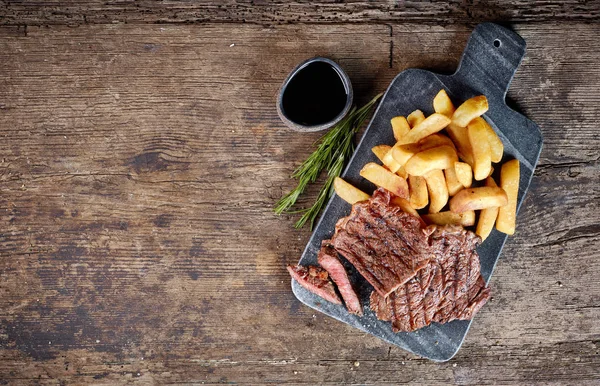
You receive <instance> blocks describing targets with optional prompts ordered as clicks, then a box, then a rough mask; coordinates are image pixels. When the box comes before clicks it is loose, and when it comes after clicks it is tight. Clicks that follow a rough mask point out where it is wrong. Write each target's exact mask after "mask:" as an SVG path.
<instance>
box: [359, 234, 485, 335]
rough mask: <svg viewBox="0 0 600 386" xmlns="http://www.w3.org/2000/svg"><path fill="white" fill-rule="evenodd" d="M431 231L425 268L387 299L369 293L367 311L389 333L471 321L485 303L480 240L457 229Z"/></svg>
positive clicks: (374, 293) (377, 294)
mask: <svg viewBox="0 0 600 386" xmlns="http://www.w3.org/2000/svg"><path fill="white" fill-rule="evenodd" d="M431 231H432V234H431V237H430V244H431V248H432V251H433V253H434V256H435V257H434V259H432V260H431V261H430V262H429V264H428V266H427V267H426V268H424V269H422V270H420V271H419V272H418V273H417V274H416V275H415V276H414V277H413V278H412V279H410V280H409V281H408V282H407V283H405V284H404V285H402V286H401V287H399V288H398V289H397V290H396V291H394V292H393V293H391V294H390V295H389V297H388V298H387V299H386V298H383V297H382V296H381V295H380V294H379V293H377V292H375V291H373V293H372V294H371V299H370V300H371V309H372V310H373V311H375V313H376V315H377V318H378V319H381V320H387V321H391V322H392V330H393V331H394V332H399V331H415V330H417V329H419V328H422V327H425V326H427V325H429V324H430V323H431V322H438V323H447V322H449V321H451V320H454V319H463V320H468V319H472V318H473V316H474V315H475V313H477V311H479V309H481V307H482V306H483V305H484V304H485V303H486V302H487V300H488V298H489V295H490V291H489V288H488V287H486V286H485V281H484V280H483V277H482V276H481V274H480V265H479V256H478V255H477V252H476V250H475V248H476V247H477V245H478V243H479V242H480V239H479V237H477V236H476V235H475V234H474V233H473V232H469V231H467V230H465V229H463V228H462V227H458V226H456V227H455V226H448V227H431Z"/></svg>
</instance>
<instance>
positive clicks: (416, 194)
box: [408, 175, 429, 209]
mask: <svg viewBox="0 0 600 386" xmlns="http://www.w3.org/2000/svg"><path fill="white" fill-rule="evenodd" d="M408 190H409V192H410V199H409V201H410V205H411V206H412V207H413V208H415V209H423V208H425V207H426V206H427V204H429V193H428V192H427V182H426V181H425V178H423V177H419V176H411V175H409V176H408Z"/></svg>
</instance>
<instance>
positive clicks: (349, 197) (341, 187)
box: [333, 177, 371, 204]
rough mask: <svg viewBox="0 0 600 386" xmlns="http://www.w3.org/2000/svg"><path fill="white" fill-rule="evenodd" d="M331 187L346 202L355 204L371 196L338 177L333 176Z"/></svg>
mask: <svg viewBox="0 0 600 386" xmlns="http://www.w3.org/2000/svg"><path fill="white" fill-rule="evenodd" d="M333 189H334V190H335V193H336V194H337V195H338V196H340V198H341V199H342V200H344V201H346V202H347V203H348V204H355V203H357V202H360V201H365V200H368V199H369V198H371V196H369V195H368V194H367V193H365V192H363V191H362V190H360V189H358V188H356V187H354V185H352V184H349V183H347V182H346V181H344V180H343V179H341V178H340V177H335V179H334V180H333Z"/></svg>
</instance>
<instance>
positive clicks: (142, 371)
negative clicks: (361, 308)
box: [0, 23, 600, 385]
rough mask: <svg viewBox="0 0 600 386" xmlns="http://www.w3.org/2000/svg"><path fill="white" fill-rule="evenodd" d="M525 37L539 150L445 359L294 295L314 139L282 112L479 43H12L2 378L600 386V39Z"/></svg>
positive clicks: (173, 39)
mask: <svg viewBox="0 0 600 386" xmlns="http://www.w3.org/2000/svg"><path fill="white" fill-rule="evenodd" d="M515 28H516V30H517V31H518V32H519V33H520V34H521V35H522V36H523V37H525V39H526V40H527V41H528V46H529V50H528V56H527V58H526V59H525V61H524V63H523V67H522V68H521V69H520V70H519V72H518V73H517V76H516V78H515V80H514V82H513V86H512V88H511V90H510V92H509V97H510V98H511V100H512V101H513V103H514V104H516V105H518V106H519V108H521V109H522V110H523V111H524V112H525V113H526V114H527V115H528V116H529V117H530V118H532V119H533V120H535V121H536V122H537V123H538V124H539V125H540V126H541V127H542V130H543V133H544V138H545V147H544V151H543V154H542V158H541V164H540V168H539V170H538V172H537V173H536V178H535V179H534V182H533V184H532V188H531V191H530V193H529V195H528V197H527V199H526V203H525V205H524V207H523V210H522V215H521V216H520V218H519V224H518V229H517V235H516V236H515V237H513V238H511V239H510V240H509V242H508V243H507V246H506V249H505V250H504V253H503V258H502V259H501V260H500V262H499V265H498V268H497V271H496V273H495V275H494V277H493V278H492V282H491V285H492V287H493V293H494V295H493V296H494V299H493V300H492V301H491V302H490V303H489V304H488V305H487V306H486V307H485V308H484V309H483V311H482V312H481V313H480V314H479V315H478V316H477V320H476V322H475V323H474V325H473V329H472V331H471V332H470V333H469V335H468V337H467V341H466V343H465V346H464V347H463V349H462V350H461V351H460V352H459V354H458V355H457V357H456V358H455V359H453V360H452V361H451V362H449V363H447V364H434V363H430V362H428V361H425V360H421V359H417V358H415V357H414V356H411V355H409V354H406V353H405V352H403V351H401V350H398V349H396V348H390V347H389V346H388V345H386V344H383V343H382V342H381V341H379V340H377V339H376V338H374V337H370V336H367V335H365V334H363V333H360V332H358V331H356V330H353V329H351V328H349V327H346V326H344V325H342V324H340V323H338V322H336V321H334V320H331V319H329V318H326V317H323V316H321V315H318V314H314V313H313V312H312V311H311V310H309V309H307V308H306V307H304V306H302V305H300V304H299V303H298V302H297V301H296V300H295V299H294V297H293V294H292V293H291V291H290V289H289V278H288V276H287V274H286V273H285V269H284V266H285V264H287V263H291V262H295V261H296V260H297V259H298V256H299V255H300V252H301V250H302V248H303V247H304V245H305V243H306V241H307V239H308V237H309V231H308V230H301V231H298V230H294V229H293V227H292V224H293V222H294V218H291V217H286V216H284V217H279V218H278V217H275V216H274V215H272V212H271V208H272V205H273V204H274V202H275V201H276V200H277V198H278V197H279V196H280V195H281V194H282V193H283V192H285V191H286V190H287V189H289V188H291V187H292V185H293V182H292V181H290V180H289V179H288V177H287V176H288V175H289V173H290V172H291V171H292V170H293V168H294V167H295V166H296V165H297V164H298V163H299V162H300V161H301V160H302V159H303V157H305V156H306V155H307V154H308V153H309V152H310V150H311V149H312V143H313V141H314V140H315V139H316V138H318V134H311V135H306V134H302V135H300V134H296V133H292V132H290V131H287V130H285V129H284V126H283V125H282V124H281V122H280V121H279V120H278V118H277V114H276V111H275V104H274V101H275V96H276V93H277V89H278V87H279V84H280V82H281V81H282V79H283V78H284V77H285V75H286V73H287V72H288V71H289V70H290V69H291V68H293V66H294V65H295V64H296V63H297V62H299V61H301V60H302V59H305V58H307V57H310V56H313V55H324V56H329V57H332V58H333V59H335V60H337V61H338V62H340V63H341V64H342V66H343V67H344V68H345V69H346V70H347V71H348V73H349V75H350V77H351V78H352V81H353V84H354V86H355V90H356V94H357V96H358V97H359V102H361V103H362V102H364V101H366V100H367V99H368V98H370V97H371V96H372V95H374V94H375V93H377V92H379V91H383V90H384V89H385V87H386V86H387V84H388V83H389V82H390V81H391V79H393V77H394V76H395V75H396V74H397V73H398V72H399V71H401V70H403V69H405V68H407V67H424V68H430V69H436V70H439V71H446V72H447V71H452V70H453V69H454V68H455V67H456V65H457V63H458V61H459V59H460V54H461V51H462V48H463V47H464V44H465V42H466V39H467V38H468V35H469V33H470V29H469V28H467V27H464V26H458V27H457V26H447V27H440V26H437V27H434V26H423V25H415V24H412V25H405V24H402V25H400V24H399V25H396V24H394V25H392V26H391V27H390V26H386V25H286V26H275V27H269V28H264V27H261V26H252V25H229V24H228V25H217V24H207V25H122V24H117V25H106V26H80V27H77V28H69V27H59V26H50V27H28V28H27V36H25V34H21V33H20V30H18V29H17V28H16V27H15V28H13V27H5V28H3V29H0V34H2V35H1V36H2V39H0V138H1V140H0V224H2V231H1V232H0V275H1V279H0V291H1V292H0V293H1V296H0V330H1V331H0V342H1V345H0V346H1V347H2V349H0V379H3V380H7V381H8V382H9V383H19V382H23V383H26V382H33V381H35V380H37V379H38V378H39V379H40V380H41V381H42V382H46V383H48V384H53V383H56V382H59V381H68V382H71V383H88V382H102V383H105V384H114V383H124V382H127V381H132V382H138V383H151V382H154V383H158V384H162V383H185V382H206V383H220V382H221V383H222V382H238V383H244V384H247V383H265V382H271V383H276V384H285V383H292V384H296V383H298V384H299V383H306V384H316V383H340V382H342V383H365V384H368V383H371V384H384V383H388V384H398V383H402V382H406V383H414V384H419V383H427V384H447V383H452V382H453V383H458V384H477V385H480V384H498V383H501V384H515V385H519V384H524V383H525V384H529V383H548V384H553V383H554V384H561V383H569V381H570V380H572V379H577V380H578V381H580V382H581V383H582V384H586V383H587V384H593V383H594V382H597V381H598V379H600V373H599V370H598V369H599V368H600V360H599V358H600V357H599V356H598V344H599V343H598V342H599V337H600V325H599V324H598V323H596V321H597V320H598V318H599V317H600V308H599V307H598V304H599V302H598V300H599V299H600V284H599V283H598V282H597V280H596V279H595V275H596V272H598V271H599V270H600V260H599V259H598V256H600V237H599V234H600V225H599V224H600V214H599V213H600V187H599V185H598V181H599V180H600V164H599V162H600V161H599V160H598V149H600V138H598V136H597V135H596V133H597V129H596V123H597V121H598V118H600V107H599V106H600V105H599V104H598V93H597V90H598V88H599V86H600V76H599V75H600V73H599V71H600V69H599V68H598V66H597V63H598V61H600V52H598V50H597V49H595V44H596V42H595V41H596V36H597V26H596V25H593V24H569V25H568V28H566V27H564V26H558V25H554V24H553V23H551V24H540V25H535V26H531V25H528V24H517V25H515ZM231 44H234V45H233V46H231ZM390 52H391V54H390ZM572 52H577V53H579V54H578V55H577V56H576V57H575V58H574V57H573V55H572V54H571V53H572ZM315 193H316V192H315V191H314V190H313V191H312V193H311V194H312V195H313V197H314V194H315ZM313 315H314V316H313ZM354 362H358V363H359V365H358V366H355V365H354ZM454 365H456V366H454Z"/></svg>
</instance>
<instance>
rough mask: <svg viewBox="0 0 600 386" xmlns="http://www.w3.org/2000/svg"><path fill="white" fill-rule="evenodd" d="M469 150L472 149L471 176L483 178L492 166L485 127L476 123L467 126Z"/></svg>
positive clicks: (478, 179)
mask: <svg viewBox="0 0 600 386" xmlns="http://www.w3.org/2000/svg"><path fill="white" fill-rule="evenodd" d="M467 134H469V142H471V150H472V151H473V176H474V177H475V179H476V180H477V181H481V180H485V179H486V178H487V176H489V175H490V170H491V168H492V155H491V153H490V143H489V141H488V135H487V132H486V130H485V128H484V127H483V126H482V125H479V124H477V123H475V124H469V126H468V127H467Z"/></svg>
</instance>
